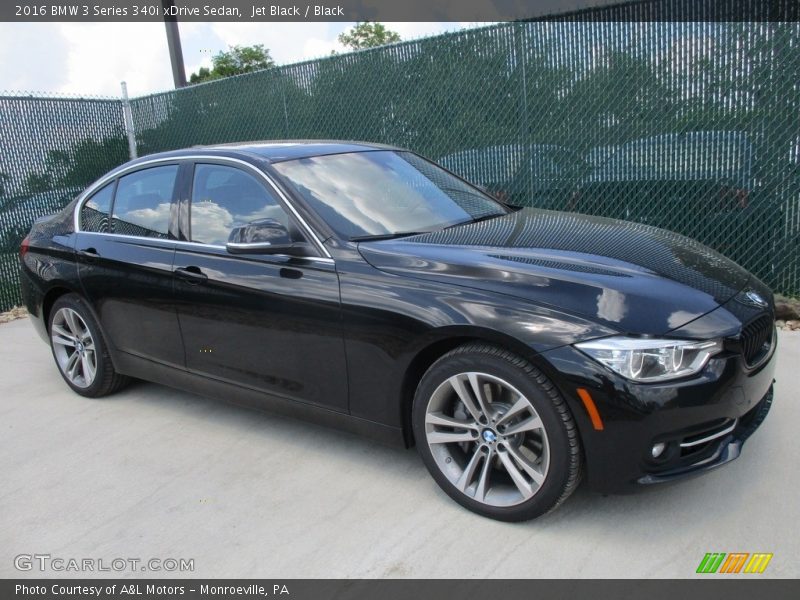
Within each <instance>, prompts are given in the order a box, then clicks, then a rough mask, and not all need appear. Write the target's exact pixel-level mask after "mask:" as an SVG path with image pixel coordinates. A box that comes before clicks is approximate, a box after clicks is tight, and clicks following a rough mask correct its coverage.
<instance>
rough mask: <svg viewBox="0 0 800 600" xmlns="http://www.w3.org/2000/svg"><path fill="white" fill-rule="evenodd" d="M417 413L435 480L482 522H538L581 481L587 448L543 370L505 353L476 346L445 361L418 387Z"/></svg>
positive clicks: (421, 446) (419, 437)
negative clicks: (536, 520)
mask: <svg viewBox="0 0 800 600" xmlns="http://www.w3.org/2000/svg"><path fill="white" fill-rule="evenodd" d="M476 389H477V390H478V391H479V392H480V393H481V399H480V400H479V399H478V395H477V394H476V391H475V390H476ZM470 403H471V405H472V406H469V404H470ZM412 410H413V412H412V423H413V429H414V437H415V440H416V445H417V449H418V451H419V453H420V455H421V456H422V460H423V462H424V463H425V466H426V467H427V468H428V471H429V472H430V473H431V475H432V476H433V478H434V479H435V480H436V483H438V484H439V486H440V487H441V488H442V489H443V490H444V491H445V492H446V493H447V494H448V495H449V496H450V497H451V498H453V499H454V500H455V501H456V502H458V503H459V504H461V505H462V506H464V507H466V508H468V509H469V510H471V511H473V512H475V513H478V514H480V515H483V516H485V517H489V518H492V519H497V520H500V521H525V520H529V519H534V518H536V517H539V516H541V515H543V514H545V513H547V512H549V511H551V510H553V509H555V508H556V507H557V506H559V505H560V504H561V503H562V502H564V501H565V500H566V499H567V498H568V497H569V496H570V494H572V492H573V491H575V489H576V488H577V486H578V484H579V482H580V479H581V470H582V459H581V456H582V454H581V445H580V439H579V435H578V430H577V427H576V426H575V421H574V419H573V418H572V414H571V413H570V411H569V408H568V407H567V405H566V403H565V402H564V399H563V398H562V397H561V395H560V394H559V392H558V390H557V389H556V388H555V386H553V384H552V383H551V382H550V381H549V380H548V379H547V378H546V377H545V376H544V375H543V374H542V373H541V372H540V371H539V370H538V369H536V367H534V366H533V365H532V364H531V363H529V362H528V361H526V360H524V359H522V358H520V357H519V356H517V355H515V354H512V353H511V352H508V351H507V350H504V349H502V348H498V347H495V346H490V345H486V344H481V343H470V344H466V345H464V346H460V347H458V348H456V349H455V350H452V351H451V352H449V353H447V354H445V355H444V356H442V357H441V358H440V359H439V360H437V361H436V362H435V363H434V364H433V365H432V366H431V367H430V369H428V371H427V372H426V373H425V375H424V376H423V377H422V379H421V380H420V383H419V386H418V387H417V391H416V394H415V397H414V405H413V409H412Z"/></svg>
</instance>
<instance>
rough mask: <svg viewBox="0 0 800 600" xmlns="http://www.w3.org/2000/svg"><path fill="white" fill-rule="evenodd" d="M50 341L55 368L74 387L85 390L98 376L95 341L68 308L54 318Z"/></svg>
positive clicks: (79, 317) (80, 318)
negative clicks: (59, 370) (56, 365)
mask: <svg viewBox="0 0 800 600" xmlns="http://www.w3.org/2000/svg"><path fill="white" fill-rule="evenodd" d="M50 339H51V341H52V343H53V353H54V354H55V357H56V362H57V363H58V368H59V369H61V372H62V373H63V374H64V376H65V377H66V378H67V379H68V380H69V381H70V382H71V383H72V384H73V385H75V386H77V387H79V388H87V387H89V386H90V385H92V382H93V381H94V378H95V375H96V374H97V354H96V350H95V343H94V338H93V337H92V333H91V331H89V327H88V326H87V325H86V321H84V320H83V318H82V317H81V316H80V314H78V313H77V312H76V311H74V310H72V309H71V308H67V307H63V308H60V309H58V311H56V313H55V314H54V315H53V320H52V322H51V326H50Z"/></svg>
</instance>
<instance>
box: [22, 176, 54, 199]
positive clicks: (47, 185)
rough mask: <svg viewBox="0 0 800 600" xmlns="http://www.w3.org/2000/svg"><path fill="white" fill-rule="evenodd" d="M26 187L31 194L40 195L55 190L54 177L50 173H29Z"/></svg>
mask: <svg viewBox="0 0 800 600" xmlns="http://www.w3.org/2000/svg"><path fill="white" fill-rule="evenodd" d="M25 187H26V188H27V190H28V192H29V193H31V194H39V193H41V192H46V191H48V190H52V189H53V176H52V175H50V173H28V176H27V177H26V178H25Z"/></svg>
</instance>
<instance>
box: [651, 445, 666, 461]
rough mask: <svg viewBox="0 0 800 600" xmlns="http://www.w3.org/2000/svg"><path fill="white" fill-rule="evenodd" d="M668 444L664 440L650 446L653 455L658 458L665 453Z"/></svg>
mask: <svg viewBox="0 0 800 600" xmlns="http://www.w3.org/2000/svg"><path fill="white" fill-rule="evenodd" d="M666 447H667V445H666V444H665V443H664V442H658V443H657V444H653V447H652V448H650V454H652V455H653V458H658V457H659V456H661V455H662V454H664V450H665V449H666Z"/></svg>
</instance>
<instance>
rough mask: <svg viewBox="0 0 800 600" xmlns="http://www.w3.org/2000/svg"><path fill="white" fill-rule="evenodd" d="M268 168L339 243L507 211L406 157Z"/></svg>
mask: <svg viewBox="0 0 800 600" xmlns="http://www.w3.org/2000/svg"><path fill="white" fill-rule="evenodd" d="M273 166H274V167H275V169H276V170H277V171H278V172H279V173H280V174H281V175H283V177H285V178H286V179H287V180H288V181H289V182H290V183H291V184H293V185H294V186H295V188H297V190H298V191H299V192H300V194H301V195H302V196H303V198H304V199H305V200H306V202H308V204H309V205H310V206H311V208H312V209H314V210H315V211H316V212H317V213H318V214H319V215H320V217H322V218H323V219H324V220H325V221H326V222H327V223H328V225H330V227H331V228H332V229H333V230H334V231H335V232H336V233H337V234H338V235H339V236H340V237H342V238H344V239H356V238H365V237H372V236H376V237H377V236H391V235H401V234H405V233H418V232H425V231H435V230H438V229H442V228H443V227H448V226H450V225H456V224H459V223H468V222H471V221H475V220H480V219H484V218H488V217H491V216H496V215H503V214H506V213H507V212H508V211H507V209H505V208H504V207H503V206H502V205H501V204H499V203H498V202H496V201H495V200H493V199H492V198H491V197H490V196H488V195H486V194H484V193H483V192H481V191H480V190H478V189H476V188H474V187H472V186H470V185H467V184H466V183H464V182H463V181H461V180H460V179H458V178H457V177H455V176H453V175H450V174H449V173H448V172H447V171H445V170H443V169H441V168H440V167H437V166H436V165H434V164H433V163H431V162H428V161H427V160H425V159H423V158H420V157H419V156H417V155H415V154H413V153H411V152H394V151H388V150H380V151H375V152H351V153H346V154H333V155H328V156H313V157H309V158H302V159H296V160H288V161H285V162H279V163H275V164H274V165H273Z"/></svg>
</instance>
